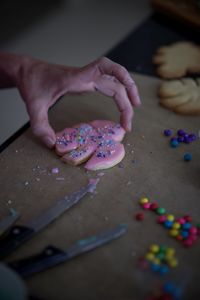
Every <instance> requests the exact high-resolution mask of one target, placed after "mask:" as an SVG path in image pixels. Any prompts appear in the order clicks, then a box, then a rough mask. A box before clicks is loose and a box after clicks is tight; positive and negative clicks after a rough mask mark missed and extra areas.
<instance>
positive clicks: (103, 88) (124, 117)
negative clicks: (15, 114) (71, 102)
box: [95, 75, 133, 131]
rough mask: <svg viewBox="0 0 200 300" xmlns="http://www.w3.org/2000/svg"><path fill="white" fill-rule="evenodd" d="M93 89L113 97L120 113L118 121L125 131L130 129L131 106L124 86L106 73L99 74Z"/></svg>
mask: <svg viewBox="0 0 200 300" xmlns="http://www.w3.org/2000/svg"><path fill="white" fill-rule="evenodd" d="M95 89H96V90H98V91H99V92H101V93H102V94H104V95H106V96H109V97H113V99H114V101H115V103H116V105H117V107H118V109H119V111H120V114H121V117H120V123H121V125H122V126H123V128H124V129H125V130H127V131H130V130H131V127H132V118H133V108H132V105H131V103H130V101H129V98H128V96H127V92H126V89H125V87H124V86H123V85H122V84H121V83H120V82H117V81H114V80H113V79H112V78H109V77H108V76H107V75H104V76H101V77H99V78H98V79H97V81H96V82H95Z"/></svg>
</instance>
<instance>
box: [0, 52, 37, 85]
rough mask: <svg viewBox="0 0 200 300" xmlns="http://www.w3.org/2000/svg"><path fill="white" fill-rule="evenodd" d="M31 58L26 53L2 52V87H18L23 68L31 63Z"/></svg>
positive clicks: (0, 54)
mask: <svg viewBox="0 0 200 300" xmlns="http://www.w3.org/2000/svg"><path fill="white" fill-rule="evenodd" d="M30 61H31V58H29V57H28V56H25V55H16V54H8V53H5V54H4V53H0V87H1V88H8V87H17V86H18V82H19V80H20V76H21V75H20V74H21V70H23V69H24V68H26V66H27V65H28V64H30Z"/></svg>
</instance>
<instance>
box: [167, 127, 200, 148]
mask: <svg viewBox="0 0 200 300" xmlns="http://www.w3.org/2000/svg"><path fill="white" fill-rule="evenodd" d="M163 133H164V135H165V136H171V135H172V134H173V132H172V130H171V129H165V130H164V132H163ZM196 139H197V136H196V134H194V133H187V132H186V131H185V130H183V129H178V130H177V133H176V136H173V137H172V138H171V139H170V145H171V146H172V147H177V146H178V145H179V144H180V143H185V144H190V143H192V142H193V141H196Z"/></svg>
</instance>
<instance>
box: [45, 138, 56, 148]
mask: <svg viewBox="0 0 200 300" xmlns="http://www.w3.org/2000/svg"><path fill="white" fill-rule="evenodd" d="M44 142H45V144H46V145H47V147H49V148H52V147H53V146H54V144H55V141H54V140H53V139H52V138H50V137H46V138H44Z"/></svg>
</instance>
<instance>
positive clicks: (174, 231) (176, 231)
mask: <svg viewBox="0 0 200 300" xmlns="http://www.w3.org/2000/svg"><path fill="white" fill-rule="evenodd" d="M169 235H170V236H173V237H176V236H177V235H179V231H178V230H177V229H171V230H170V232H169Z"/></svg>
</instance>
